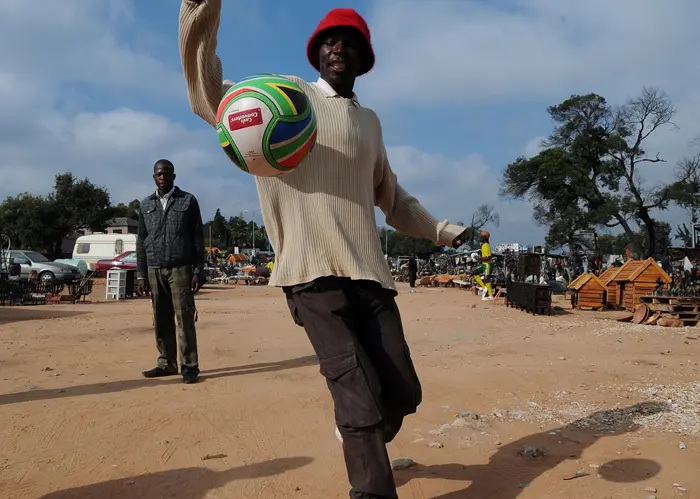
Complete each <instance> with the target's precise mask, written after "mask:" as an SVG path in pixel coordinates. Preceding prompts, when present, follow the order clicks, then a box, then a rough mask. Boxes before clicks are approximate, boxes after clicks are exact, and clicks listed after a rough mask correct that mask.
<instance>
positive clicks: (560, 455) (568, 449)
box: [395, 402, 670, 499]
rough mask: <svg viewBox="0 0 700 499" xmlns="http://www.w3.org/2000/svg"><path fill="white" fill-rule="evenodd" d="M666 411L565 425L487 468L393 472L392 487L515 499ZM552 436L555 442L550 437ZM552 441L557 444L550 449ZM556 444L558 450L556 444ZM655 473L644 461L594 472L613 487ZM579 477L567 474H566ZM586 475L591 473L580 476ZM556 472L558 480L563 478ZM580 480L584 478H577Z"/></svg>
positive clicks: (460, 497) (636, 410) (627, 411)
mask: <svg viewBox="0 0 700 499" xmlns="http://www.w3.org/2000/svg"><path fill="white" fill-rule="evenodd" d="M668 410H670V408H669V406H668V405H667V404H665V403H656V402H644V403H640V404H635V405H633V406H630V407H624V408H620V409H612V410H607V411H600V412H595V413H593V414H591V415H589V416H587V417H585V418H582V419H579V420H577V421H574V422H573V423H571V424H568V425H566V426H563V427H561V428H557V429H556V430H549V431H546V432H542V433H536V434H534V435H528V436H526V437H523V438H521V439H519V440H516V441H514V442H511V443H509V444H507V445H504V446H502V447H500V448H499V449H498V451H496V453H495V454H493V455H492V456H491V458H490V459H489V462H488V464H484V465H473V466H467V465H463V464H459V463H449V464H440V465H434V466H421V465H416V466H414V467H412V468H409V469H408V470H404V471H397V472H395V476H396V484H397V486H401V485H404V484H406V483H408V482H409V481H411V480H414V479H417V478H421V479H426V478H427V479H430V478H435V479H439V480H456V481H460V482H471V483H470V484H469V485H468V486H467V487H466V488H464V489H461V490H458V491H455V492H449V493H447V494H443V495H440V496H436V497H434V498H432V499H516V498H517V497H518V496H519V495H520V494H521V493H522V491H523V489H524V488H526V487H528V486H529V484H530V483H532V482H533V481H534V480H535V479H537V478H538V477H539V476H540V475H542V474H544V473H545V472H547V471H550V470H552V469H554V468H556V467H557V466H559V465H560V464H562V463H564V462H566V461H567V460H576V459H580V458H581V457H582V455H583V452H584V451H585V450H586V449H587V448H588V447H590V446H591V445H593V444H594V443H595V442H596V441H597V440H599V439H600V438H605V437H609V436H618V435H623V434H625V433H633V432H635V431H637V430H639V429H640V428H641V426H640V424H639V423H638V422H637V419H639V418H641V417H644V416H650V415H653V414H657V413H659V412H666V411H668ZM552 431H556V432H557V436H556V437H554V436H552V434H551V432H552ZM553 440H554V441H556V442H557V444H556V445H553V444H552V443H553ZM559 441H561V442H562V444H559V443H558V442H559ZM526 447H536V448H538V449H542V450H543V451H544V452H545V455H544V456H543V457H541V458H539V459H526V458H525V457H523V455H522V454H523V451H524V449H525V448H526ZM660 470H661V466H660V465H659V464H658V463H657V462H655V461H650V460H646V459H620V460H616V461H611V462H609V463H606V464H604V465H603V466H602V467H601V468H599V469H598V470H596V472H597V473H599V474H600V475H601V476H602V477H603V478H604V479H607V480H609V481H613V482H619V483H631V482H639V481H643V480H647V479H649V478H651V477H653V476H655V475H656V474H658V472H659V471H660ZM576 471H579V470H578V469H572V472H576ZM580 471H585V472H587V473H588V472H591V471H592V470H590V469H586V470H580ZM566 472H568V470H566V471H562V479H564V474H563V473H566ZM578 479H580V480H583V479H585V477H582V478H578Z"/></svg>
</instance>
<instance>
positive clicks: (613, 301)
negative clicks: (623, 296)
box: [598, 267, 622, 308]
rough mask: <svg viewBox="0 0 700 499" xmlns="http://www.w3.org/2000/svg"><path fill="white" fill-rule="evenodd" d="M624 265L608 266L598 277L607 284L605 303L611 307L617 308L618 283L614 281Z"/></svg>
mask: <svg viewBox="0 0 700 499" xmlns="http://www.w3.org/2000/svg"><path fill="white" fill-rule="evenodd" d="M621 268H622V267H608V268H607V269H605V271H604V272H603V273H602V274H600V276H598V279H600V281H601V282H602V283H603V285H604V286H605V303H606V305H607V306H608V307H610V308H616V307H617V306H618V304H617V283H615V282H614V281H613V279H615V277H616V276H617V273H618V272H619V271H620V269H621Z"/></svg>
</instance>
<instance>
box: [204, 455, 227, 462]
mask: <svg viewBox="0 0 700 499" xmlns="http://www.w3.org/2000/svg"><path fill="white" fill-rule="evenodd" d="M227 457H228V456H227V455H226V454H207V455H206V456H204V457H203V458H202V461H208V460H209V459H225V458H227Z"/></svg>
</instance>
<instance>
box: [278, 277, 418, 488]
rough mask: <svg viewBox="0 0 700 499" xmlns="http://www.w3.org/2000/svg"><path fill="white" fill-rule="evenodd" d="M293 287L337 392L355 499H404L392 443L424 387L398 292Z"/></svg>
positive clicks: (336, 284) (335, 284)
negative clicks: (398, 485)
mask: <svg viewBox="0 0 700 499" xmlns="http://www.w3.org/2000/svg"><path fill="white" fill-rule="evenodd" d="M285 292H286V294H287V302H288V304H289V308H290V310H291V312H292V315H293V317H294V320H295V322H296V323H297V324H299V325H303V326H304V329H305V330H306V333H307V335H308V337H309V340H310V341H311V344H312V346H313V348H314V350H315V351H316V355H317V356H318V359H319V364H320V369H321V374H322V375H323V376H324V377H325V378H326V382H327V384H328V388H329V390H330V392H331V396H332V397H333V403H334V405H335V420H336V424H337V425H338V429H339V430H340V433H341V435H342V436H343V453H344V455H345V465H346V468H347V472H348V479H349V481H350V485H351V487H352V489H351V491H350V497H351V498H353V499H396V498H397V497H398V496H397V493H396V485H395V483H394V476H393V473H392V470H391V463H390V461H389V455H388V453H387V450H386V443H388V442H391V441H392V440H393V439H394V437H395V436H396V434H397V433H398V431H399V429H400V428H401V425H402V423H403V419H404V417H405V416H406V415H408V414H413V413H414V412H416V409H417V407H418V405H419V404H420V403H421V399H422V391H421V385H420V382H419V380H418V376H417V375H416V371H415V369H414V367H413V362H412V361H411V356H410V352H409V349H408V345H407V344H406V340H405V339H404V333H403V327H402V324H401V316H400V315H399V309H398V307H397V305H396V301H395V300H394V296H395V293H393V292H392V291H389V290H386V289H383V288H382V287H381V286H380V285H379V284H377V283H375V282H371V281H351V280H350V279H345V278H337V277H324V278H321V279H318V280H316V281H314V282H313V283H311V284H310V285H306V286H300V287H297V288H296V289H294V288H287V289H285ZM329 431H330V430H329Z"/></svg>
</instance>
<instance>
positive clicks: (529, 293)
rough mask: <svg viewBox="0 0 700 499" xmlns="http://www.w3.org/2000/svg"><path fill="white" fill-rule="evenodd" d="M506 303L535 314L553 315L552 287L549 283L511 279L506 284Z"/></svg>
mask: <svg viewBox="0 0 700 499" xmlns="http://www.w3.org/2000/svg"><path fill="white" fill-rule="evenodd" d="M506 305H508V306H509V307H515V308H517V309H520V310H525V311H527V312H530V313H532V314H535V315H537V314H548V315H552V287H551V286H549V285H548V284H533V283H530V282H516V281H510V282H509V283H508V284H507V286H506Z"/></svg>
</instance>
